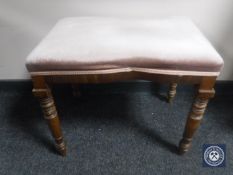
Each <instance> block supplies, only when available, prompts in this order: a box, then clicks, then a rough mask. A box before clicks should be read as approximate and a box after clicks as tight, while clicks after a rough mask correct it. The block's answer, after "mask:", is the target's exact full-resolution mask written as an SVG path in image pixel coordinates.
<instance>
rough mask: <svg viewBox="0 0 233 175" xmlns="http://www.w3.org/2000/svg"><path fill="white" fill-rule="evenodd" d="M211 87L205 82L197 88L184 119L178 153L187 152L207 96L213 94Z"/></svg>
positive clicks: (200, 118) (201, 116) (204, 107)
mask: <svg viewBox="0 0 233 175" xmlns="http://www.w3.org/2000/svg"><path fill="white" fill-rule="evenodd" d="M205 86H207V88H205ZM212 87H213V85H212V84H210V85H209V87H208V84H206V85H204V86H202V85H201V86H200V87H199V89H198V92H197V95H196V97H195V100H194V103H193V105H192V108H191V110H190V113H189V115H188V119H187V121H186V126H185V130H184V134H183V138H182V139H181V141H180V144H179V153H180V154H183V153H185V152H187V151H188V150H189V148H190V146H191V141H192V138H193V136H194V133H195V131H196V130H197V128H198V127H199V125H200V122H201V120H202V118H203V114H204V112H205V109H206V107H207V104H208V101H209V98H212V97H213V96H214V93H215V92H214V89H213V88H212Z"/></svg>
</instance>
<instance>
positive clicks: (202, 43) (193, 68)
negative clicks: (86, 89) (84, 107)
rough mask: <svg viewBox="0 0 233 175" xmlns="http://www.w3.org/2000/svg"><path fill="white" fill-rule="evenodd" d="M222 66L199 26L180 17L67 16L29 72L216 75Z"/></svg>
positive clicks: (42, 46)
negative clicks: (138, 72) (125, 72)
mask: <svg viewBox="0 0 233 175" xmlns="http://www.w3.org/2000/svg"><path fill="white" fill-rule="evenodd" d="M222 64H223V61H222V58H221V57H220V56H219V54H218V53H217V52H216V51H215V49H214V48H213V47H212V46H211V44H210V43H209V42H208V41H207V40H206V39H205V37H204V36H203V35H202V34H201V32H200V31H199V30H198V29H197V27H196V26H195V25H194V24H193V23H192V22H191V21H190V20H189V19H187V18H178V17H173V18H168V19H160V20H156V19H145V20H143V19H140V20H139V19H118V18H103V17H77V18H66V19H63V20H61V21H59V22H58V23H57V24H56V26H55V27H54V28H53V29H52V31H51V32H50V33H49V34H48V35H47V36H46V37H45V38H44V39H43V40H42V42H41V43H40V44H39V45H38V46H37V47H36V48H35V49H34V50H33V51H32V53H31V54H30V55H29V57H28V59H27V68H28V70H29V71H30V72H44V71H45V72H47V71H93V70H112V71H122V72H124V71H130V70H137V71H144V72H148V71H149V72H151V71H152V72H155V73H156V72H158V73H159V72H160V73H164V74H182V75H186V74H188V75H190V74H191V75H200V74H201V75H218V74H219V72H220V69H221V66H222ZM110 72H111V71H110Z"/></svg>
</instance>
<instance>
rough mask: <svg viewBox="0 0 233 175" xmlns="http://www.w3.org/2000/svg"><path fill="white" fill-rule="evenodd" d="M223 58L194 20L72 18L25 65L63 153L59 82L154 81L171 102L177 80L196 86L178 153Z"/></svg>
mask: <svg viewBox="0 0 233 175" xmlns="http://www.w3.org/2000/svg"><path fill="white" fill-rule="evenodd" d="M222 66H223V60H222V58H221V56H220V55H219V54H218V53H217V52H216V51H215V49H214V48H213V47H212V46H211V44H210V43H209V42H208V41H207V39H206V38H205V37H204V36H203V35H202V34H201V32H200V31H199V30H198V28H197V27H196V26H195V25H194V24H193V23H192V21H191V20H189V19H187V18H183V17H171V18H165V19H127V18H124V19H123V18H112V17H71V18H65V19H62V20H60V21H59V22H58V23H57V24H56V25H55V27H54V28H53V29H52V30H51V31H50V32H49V34H48V35H47V36H46V37H45V38H44V39H43V40H42V41H41V42H40V43H39V45H38V46H37V47H36V48H35V49H34V50H33V51H32V52H31V54H30V55H29V56H28V58H27V61H26V67H27V69H28V71H29V72H30V75H31V77H32V81H33V86H34V88H33V94H34V95H35V96H36V97H37V98H38V99H39V101H40V105H41V107H42V110H43V113H44V118H45V119H46V120H47V121H48V126H49V128H50V130H51V133H52V135H53V137H54V139H55V142H56V148H57V150H58V151H59V153H60V154H61V155H63V156H64V155H65V154H66V146H65V142H64V140H63V135H62V131H61V127H60V122H59V117H58V114H57V110H56V107H55V103H54V100H53V96H52V93H51V90H50V86H51V84H56V83H70V84H83V83H110V82H114V81H122V80H150V81H155V82H159V83H167V84H170V90H169V93H168V101H169V102H171V101H172V99H173V98H174V96H175V93H176V86H177V84H178V83H180V84H181V83H188V84H193V85H197V86H196V87H197V91H196V96H195V99H194V103H193V105H192V108H191V110H190V113H189V115H188V118H187V122H186V126H185V130H184V134H183V138H182V139H181V141H180V144H179V152H180V153H185V152H187V151H188V149H189V147H190V145H191V141H192V138H193V135H194V133H195V131H196V130H197V128H198V126H199V124H200V121H201V119H202V117H203V113H204V111H205V109H206V106H207V103H208V100H209V99H210V98H212V97H213V96H214V84H215V81H216V78H217V76H218V75H219V73H220V70H221V67H222Z"/></svg>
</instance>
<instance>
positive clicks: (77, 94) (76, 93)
mask: <svg viewBox="0 0 233 175" xmlns="http://www.w3.org/2000/svg"><path fill="white" fill-rule="evenodd" d="M72 93H73V96H74V97H80V96H81V92H80V90H79V86H78V85H77V84H73V85H72Z"/></svg>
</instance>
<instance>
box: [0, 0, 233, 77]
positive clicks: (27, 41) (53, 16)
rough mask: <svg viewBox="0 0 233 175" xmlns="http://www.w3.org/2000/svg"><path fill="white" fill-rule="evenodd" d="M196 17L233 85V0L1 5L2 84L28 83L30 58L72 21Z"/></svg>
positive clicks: (26, 0) (10, 1) (35, 0)
mask: <svg viewBox="0 0 233 175" xmlns="http://www.w3.org/2000/svg"><path fill="white" fill-rule="evenodd" d="M92 15H98V16H123V17H124V16H127V17H133V18H134V17H135V18H136V17H140V18H154V17H155V18H157V17H166V16H188V17H190V18H191V19H192V20H193V21H194V22H195V23H196V24H197V25H198V27H199V28H200V29H201V31H202V32H203V33H204V34H205V35H206V37H207V38H208V39H209V40H210V41H211V43H212V44H213V45H214V46H215V48H216V49H217V50H218V51H219V53H220V54H221V55H222V57H223V58H224V61H225V66H224V69H223V71H222V74H221V76H220V77H219V79H221V80H233V0H0V79H28V78H29V75H28V73H27V71H26V69H25V66H24V64H25V58H26V56H27V55H28V53H29V52H30V51H31V50H32V49H33V48H34V47H35V46H36V44H37V43H38V42H39V41H40V40H41V38H42V37H43V36H45V35H46V34H47V32H48V31H49V30H50V29H51V27H53V25H54V24H55V23H56V21H57V20H58V19H60V18H63V17H68V16H92Z"/></svg>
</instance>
